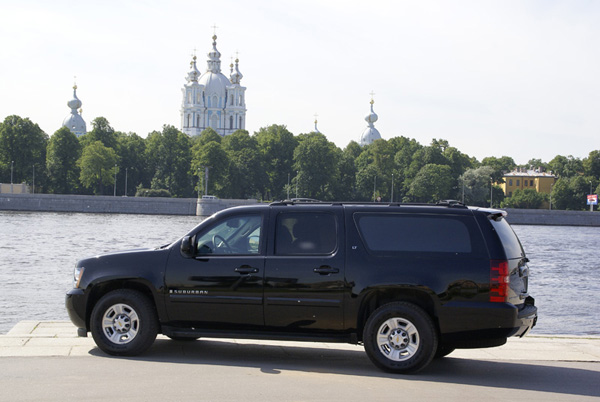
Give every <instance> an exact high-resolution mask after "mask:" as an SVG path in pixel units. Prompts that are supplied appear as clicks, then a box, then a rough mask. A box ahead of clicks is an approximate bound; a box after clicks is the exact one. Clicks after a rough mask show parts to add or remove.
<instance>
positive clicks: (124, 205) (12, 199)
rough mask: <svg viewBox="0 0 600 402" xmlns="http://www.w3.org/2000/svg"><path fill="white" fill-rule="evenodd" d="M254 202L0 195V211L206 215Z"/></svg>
mask: <svg viewBox="0 0 600 402" xmlns="http://www.w3.org/2000/svg"><path fill="white" fill-rule="evenodd" d="M256 202H257V201H256V200H219V199H215V200H198V199H197V198H159V197H157V198H150V197H110V196H91V195H64V194H0V210H5V211H39V212H84V213H106V214H149V215H199V216H209V215H212V214H213V213H215V212H217V211H220V210H221V209H225V208H229V207H232V206H236V205H245V204H255V203H256Z"/></svg>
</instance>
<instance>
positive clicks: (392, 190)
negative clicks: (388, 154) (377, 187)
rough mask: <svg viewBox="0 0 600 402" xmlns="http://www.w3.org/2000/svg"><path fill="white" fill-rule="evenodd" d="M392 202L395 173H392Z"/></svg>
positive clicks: (391, 200) (392, 200)
mask: <svg viewBox="0 0 600 402" xmlns="http://www.w3.org/2000/svg"><path fill="white" fill-rule="evenodd" d="M390 202H394V174H393V173H392V196H391V197H390Z"/></svg>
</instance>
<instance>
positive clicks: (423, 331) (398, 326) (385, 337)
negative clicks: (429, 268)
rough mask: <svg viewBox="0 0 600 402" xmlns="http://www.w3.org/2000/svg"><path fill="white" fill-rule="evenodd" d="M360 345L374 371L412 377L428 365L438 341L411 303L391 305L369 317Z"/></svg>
mask: <svg viewBox="0 0 600 402" xmlns="http://www.w3.org/2000/svg"><path fill="white" fill-rule="evenodd" d="M363 342H364V345H365V351H366V352H367V355H368V356H369V358H370V359H371V361H372V362H373V363H374V364H375V365H376V366H377V367H379V368H381V369H383V370H385V371H390V372H393V373H414V372H416V371H418V370H421V369H423V368H424V367H425V366H427V365H428V364H429V363H430V362H431V360H432V359H433V356H434V355H435V352H436V350H437V343H438V340H437V332H436V331H435V328H434V326H433V322H432V321H431V318H429V315H428V314H427V313H426V312H425V311H423V310H422V309H421V308H420V307H418V306H416V305H414V304H411V303H406V302H394V303H388V304H385V305H383V306H381V307H379V308H378V309H377V310H375V311H374V312H373V314H371V316H370V317H369V319H368V320H367V324H366V325H365V328H364V331H363Z"/></svg>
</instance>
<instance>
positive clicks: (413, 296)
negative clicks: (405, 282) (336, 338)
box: [356, 287, 440, 341]
mask: <svg viewBox="0 0 600 402" xmlns="http://www.w3.org/2000/svg"><path fill="white" fill-rule="evenodd" d="M393 302H406V303H411V304H414V305H415V306H418V307H420V308H421V309H422V310H423V311H425V312H426V313H427V314H428V315H429V317H430V318H431V320H432V321H433V324H434V326H435V329H436V331H437V332H438V334H439V331H440V329H439V320H438V315H437V305H436V302H435V295H433V294H432V293H431V292H428V291H427V290H425V289H421V288H415V287H393V288H384V289H371V290H369V291H368V292H367V293H366V294H365V295H364V297H363V299H362V302H361V305H360V309H359V312H358V317H357V323H356V324H357V335H358V338H359V341H362V340H363V339H362V337H363V330H364V328H365V325H366V323H367V320H368V319H369V316H370V315H371V314H372V313H373V312H374V311H375V310H377V309H378V308H379V307H381V306H383V305H385V304H388V303H393Z"/></svg>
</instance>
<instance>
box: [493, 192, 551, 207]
mask: <svg viewBox="0 0 600 402" xmlns="http://www.w3.org/2000/svg"><path fill="white" fill-rule="evenodd" d="M546 200H547V197H546V196H545V194H541V193H538V192H537V191H535V190H534V189H531V188H528V189H525V190H521V189H517V190H515V192H514V193H513V195H512V197H509V198H505V199H504V201H502V208H526V209H538V208H540V207H541V206H542V204H543V203H544V201H546Z"/></svg>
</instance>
